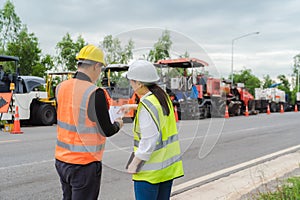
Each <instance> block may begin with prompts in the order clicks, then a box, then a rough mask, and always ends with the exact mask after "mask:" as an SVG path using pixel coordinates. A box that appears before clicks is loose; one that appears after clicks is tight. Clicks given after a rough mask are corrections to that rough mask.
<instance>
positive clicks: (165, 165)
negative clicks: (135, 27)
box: [121, 60, 184, 200]
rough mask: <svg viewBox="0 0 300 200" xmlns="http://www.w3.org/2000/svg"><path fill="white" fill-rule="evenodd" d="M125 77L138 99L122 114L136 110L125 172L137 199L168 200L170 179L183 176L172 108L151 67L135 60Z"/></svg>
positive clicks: (170, 185)
mask: <svg viewBox="0 0 300 200" xmlns="http://www.w3.org/2000/svg"><path fill="white" fill-rule="evenodd" d="M127 78H128V79H129V80H130V85H131V87H132V88H133V90H134V91H135V92H136V93H137V94H138V95H139V96H141V99H140V103H139V104H138V105H132V104H130V105H129V104H128V105H124V106H122V107H121V111H123V112H124V111H128V110H129V109H137V112H136V116H135V120H134V125H133V134H134V154H132V156H131V159H130V160H129V163H128V166H127V171H128V173H131V174H133V177H132V179H133V181H134V192H135V198H136V200H159V199H161V200H167V199H169V198H170V194H171V188H172V184H173V180H174V179H175V178H178V177H181V176H183V175H184V172H183V166H182V160H181V152H180V145H179V140H178V133H177V127H176V120H175V116H174V110H173V105H172V102H171V100H170V98H169V97H168V95H167V93H166V92H165V91H164V90H163V89H161V88H160V87H159V86H158V85H157V84H156V82H157V81H158V80H159V76H158V74H157V71H156V69H155V67H154V65H153V64H152V63H150V62H147V61H143V60H138V61H135V62H134V63H133V64H132V65H130V66H129V69H128V73H127Z"/></svg>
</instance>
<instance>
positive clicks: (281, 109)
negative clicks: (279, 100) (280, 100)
mask: <svg viewBox="0 0 300 200" xmlns="http://www.w3.org/2000/svg"><path fill="white" fill-rule="evenodd" d="M280 113H284V110H283V105H282V104H281V105H280Z"/></svg>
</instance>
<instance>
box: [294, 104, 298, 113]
mask: <svg viewBox="0 0 300 200" xmlns="http://www.w3.org/2000/svg"><path fill="white" fill-rule="evenodd" d="M295 112H298V105H297V104H296V105H295Z"/></svg>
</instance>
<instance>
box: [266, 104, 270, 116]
mask: <svg viewBox="0 0 300 200" xmlns="http://www.w3.org/2000/svg"><path fill="white" fill-rule="evenodd" d="M267 114H268V115H269V114H271V111H270V105H269V104H268V107H267Z"/></svg>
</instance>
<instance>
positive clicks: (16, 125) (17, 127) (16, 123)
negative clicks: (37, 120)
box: [10, 106, 23, 134]
mask: <svg viewBox="0 0 300 200" xmlns="http://www.w3.org/2000/svg"><path fill="white" fill-rule="evenodd" d="M19 117H20V116H19V107H18V106H16V113H15V119H14V128H13V130H12V131H11V132H10V133H12V134H19V133H23V132H22V131H21V126H20V119H19Z"/></svg>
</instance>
